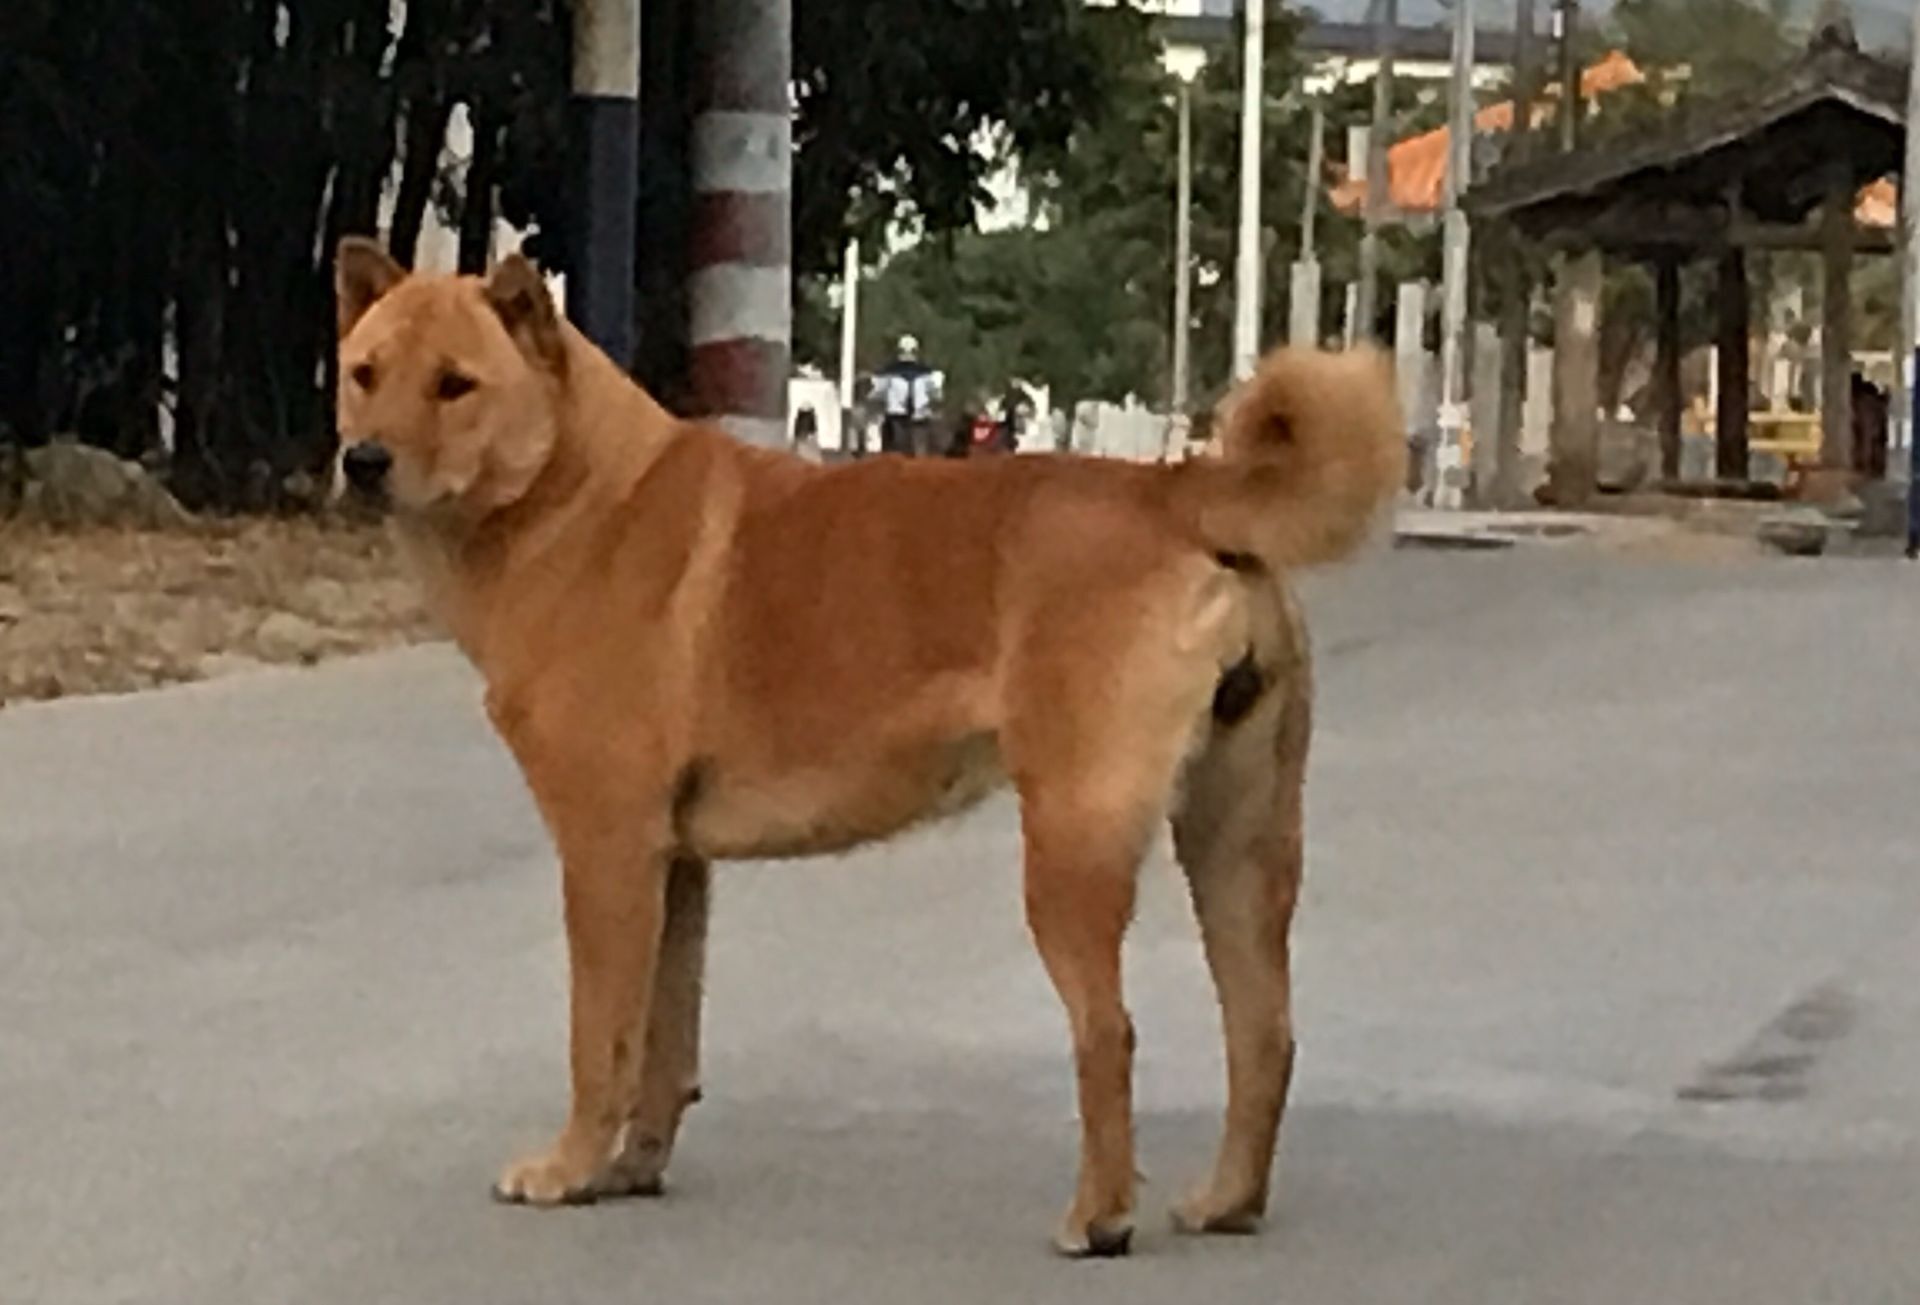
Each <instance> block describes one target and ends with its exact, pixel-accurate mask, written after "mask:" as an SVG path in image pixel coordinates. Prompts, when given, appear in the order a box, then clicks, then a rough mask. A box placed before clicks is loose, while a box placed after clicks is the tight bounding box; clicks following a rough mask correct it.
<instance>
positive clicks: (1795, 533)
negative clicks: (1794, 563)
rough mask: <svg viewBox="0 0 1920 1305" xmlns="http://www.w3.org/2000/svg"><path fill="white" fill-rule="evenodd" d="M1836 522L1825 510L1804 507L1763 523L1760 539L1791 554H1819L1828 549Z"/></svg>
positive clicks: (1799, 555) (1766, 519)
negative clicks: (1830, 518) (1828, 516)
mask: <svg viewBox="0 0 1920 1305" xmlns="http://www.w3.org/2000/svg"><path fill="white" fill-rule="evenodd" d="M1832 530H1833V523H1832V522H1830V521H1829V520H1828V519H1827V516H1826V514H1825V513H1824V512H1818V511H1815V510H1813V509H1811V508H1801V509H1798V510H1796V511H1793V512H1782V513H1779V514H1778V515H1776V516H1770V517H1767V518H1765V519H1764V520H1762V521H1761V522H1760V525H1759V529H1758V532H1757V533H1758V535H1759V538H1760V542H1761V543H1763V544H1765V545H1767V546H1768V547H1769V548H1774V549H1778V550H1779V551H1780V552H1782V553H1785V554H1787V555H1788V556H1789V557H1818V556H1820V554H1822V553H1824V552H1826V551H1827V541H1828V537H1829V536H1830V535H1831V533H1832Z"/></svg>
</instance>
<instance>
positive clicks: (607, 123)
mask: <svg viewBox="0 0 1920 1305" xmlns="http://www.w3.org/2000/svg"><path fill="white" fill-rule="evenodd" d="M639 95H640V0H577V3H576V4H575V5H574V14H573V101H572V105H571V108H572V112H573V116H574V132H575V134H576V136H577V138H578V139H579V140H580V141H581V142H582V143H583V145H584V148H583V149H581V150H580V152H579V156H578V157H579V159H580V168H581V171H580V174H579V176H578V177H577V178H576V180H575V184H576V186H577V187H578V194H579V200H578V201H577V202H578V203H579V205H580V214H581V221H580V226H579V235H578V238H577V243H576V245H575V248H574V250H573V266H572V268H571V269H569V270H570V275H569V276H568V277H567V311H568V313H569V314H570V315H571V316H572V318H573V320H574V321H575V323H576V324H578V326H579V327H580V329H581V331H582V332H584V333H585V334H586V336H587V338H588V339H590V340H592V341H593V342H594V343H595V344H597V345H599V346H600V347H601V348H602V349H604V350H605V351H606V352H607V355H608V356H609V357H611V358H612V359H613V360H614V361H615V362H617V363H619V364H620V366H622V367H631V366H632V365H633V345H634V339H633V255H634V219H635V206H636V204H637V202H638V193H639V172H640V170H639V162H638V158H639V140H640V107H639Z"/></svg>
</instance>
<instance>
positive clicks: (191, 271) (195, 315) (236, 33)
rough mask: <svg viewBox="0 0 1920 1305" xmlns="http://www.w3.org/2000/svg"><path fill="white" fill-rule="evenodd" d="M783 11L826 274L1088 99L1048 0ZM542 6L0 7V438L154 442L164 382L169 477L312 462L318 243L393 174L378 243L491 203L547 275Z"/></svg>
mask: <svg viewBox="0 0 1920 1305" xmlns="http://www.w3.org/2000/svg"><path fill="white" fill-rule="evenodd" d="M701 2H702V0H646V3H645V5H644V6H643V10H642V13H643V22H645V23H647V24H648V25H649V30H650V31H654V30H659V31H669V30H672V31H678V32H684V31H685V29H686V19H687V17H688V15H690V14H691V13H693V12H694V10H693V6H694V5H696V4H699V3H701ZM793 4H794V14H793V22H794V44H795V56H794V68H795V72H794V82H795V87H796V94H797V117H796V123H795V134H796V141H797V144H798V153H797V155H796V160H795V183H794V184H795V192H796V193H795V205H794V208H795V234H794V250H795V259H796V263H797V265H798V266H799V267H801V268H803V269H812V270H824V269H826V268H829V267H831V266H832V265H833V264H834V263H835V261H836V260H837V257H838V251H839V249H840V246H841V244H842V242H843V240H844V239H845V237H846V235H847V234H848V233H849V232H862V233H865V234H867V235H869V236H872V235H875V234H877V233H878V232H879V231H880V230H881V229H882V228H883V227H885V226H886V225H887V224H889V223H891V222H895V221H899V220H911V221H913V222H914V223H916V224H918V225H920V226H922V227H924V228H925V229H927V230H930V231H946V230H952V229H954V228H955V227H957V226H960V225H964V224H965V223H966V222H967V221H970V220H971V217H972V214H973V211H974V205H975V202H976V201H977V199H978V198H979V197H980V195H981V193H982V192H981V187H982V182H983V178H984V176H985V173H986V170H987V168H988V166H989V161H987V160H984V159H982V158H981V157H980V156H979V155H978V153H977V152H976V151H975V150H974V149H973V148H972V146H973V144H974V142H976V141H977V140H978V139H980V138H981V137H982V136H983V135H986V134H997V136H998V138H999V139H1000V140H1002V141H1003V142H1004V143H1005V144H1006V146H1007V147H1008V148H1011V149H1017V150H1026V149H1038V148H1043V147H1045V146H1047V145H1049V144H1057V143H1058V142H1060V141H1062V140H1064V139H1065V138H1066V136H1067V135H1068V133H1069V132H1070V131H1071V130H1072V129H1073V127H1074V125H1075V124H1076V123H1077V122H1078V121H1080V119H1081V118H1082V117H1084V116H1085V115H1086V114H1087V113H1088V112H1089V111H1090V109H1091V106H1093V105H1094V104H1096V103H1098V102H1099V100H1100V98H1101V97H1102V95H1103V94H1104V87H1105V85H1106V69H1105V66H1104V65H1103V64H1102V62H1101V61H1100V60H1099V59H1098V58H1097V57H1096V55H1095V52H1094V48H1093V46H1092V45H1091V44H1090V42H1089V39H1088V36H1087V24H1086V18H1085V15H1084V14H1083V13H1082V12H1081V10H1080V8H1079V5H1078V4H1077V3H1076V0H793ZM569 10H570V6H569V4H568V3H567V0H408V3H407V4H406V6H405V10H404V16H403V17H402V16H397V15H396V14H395V13H394V12H393V11H392V6H391V5H390V0H58V2H56V0H5V3H0V231H4V232H5V234H6V241H5V242H4V244H0V303H3V304H5V306H6V313H5V314H4V316H0V441H4V440H7V439H10V438H11V439H15V440H21V441H25V442H37V441H40V440H43V439H45V438H47V437H48V436H49V435H51V434H53V433H55V432H58V431H66V430H77V431H78V432H79V433H80V434H81V435H82V436H83V437H84V438H86V439H88V440H89V441H91V442H94V443H98V444H102V445H106V446H109V447H112V448H115V449H117V450H118V451H120V452H122V453H127V454H140V453H150V452H152V451H153V450H154V448H155V446H156V444H157V441H158V423H157V420H156V416H155V413H156V409H157V407H158V405H159V404H160V403H161V402H162V401H163V400H164V401H166V402H169V403H170V404H171V406H172V409H173V412H174V414H175V418H176V422H175V429H176V436H177V450H176V454H175V459H174V468H173V470H174V473H175V480H176V487H177V488H179V489H180V490H182V491H183V492H184V493H185V494H186V495H187V496H188V497H189V498H191V499H194V500H196V501H198V502H201V503H208V504H215V505H227V506H241V505H249V504H257V503H260V502H262V501H264V499H265V498H267V497H270V493H269V490H270V487H271V486H273V485H275V484H276V483H277V482H278V481H279V480H280V479H281V477H283V476H284V475H285V474H286V473H288V472H290V471H293V470H296V469H299V468H302V467H312V466H316V465H318V464H320V463H321V462H322V461H324V459H325V458H326V457H327V456H328V453H329V451H330V448H331V444H332V436H331V431H332V427H333V420H332V411H331V402H332V390H333V385H332V379H331V375H330V368H331V366H332V355H333V348H332V345H333V310H332V300H331V288H330V281H331V277H330V258H331V251H332V248H333V245H334V242H335V240H336V239H337V237H338V236H339V235H340V234H342V233H344V232H348V231H370V230H372V229H374V227H375V225H376V219H377V217H378V216H379V207H380V198H381V191H382V187H383V184H384V183H385V182H386V180H387V178H388V177H389V176H390V175H395V174H397V177H398V186H397V194H396V196H395V201H396V202H395V204H394V206H393V213H392V231H393V241H392V243H393V245H394V247H395V251H396V253H397V254H398V255H399V256H401V257H402V258H403V259H404V258H409V257H410V256H411V254H412V252H413V250H414V247H415V243H416V241H417V238H418V235H419V232H420V229H421V226H422V224H423V222H424V220H425V217H426V215H427V213H428V211H429V206H430V205H435V204H437V205H439V207H440V209H441V211H442V213H443V214H444V216H446V217H447V218H449V219H450V220H451V221H452V222H453V223H454V224H455V226H456V228H457V230H458V231H459V234H460V262H461V265H462V266H463V267H466V268H468V269H473V268H477V267H478V266H480V265H481V264H482V263H483V262H484V261H485V258H486V253H487V245H488V240H489V236H490V234H491V231H490V227H491V219H492V216H493V214H494V213H495V212H496V210H497V211H498V212H499V213H500V214H501V215H502V216H504V217H506V218H507V219H508V220H509V221H512V222H514V223H515V224H516V225H519V226H522V227H531V228H532V229H533V235H532V238H531V241H530V247H531V250H532V252H533V253H534V254H535V255H536V256H537V257H539V258H541V259H542V260H543V261H545V262H547V263H548V264H550V265H552V266H554V267H556V268H559V269H564V268H565V265H566V261H567V251H568V236H569V222H570V220H571V219H572V217H573V210H574V208H575V207H576V206H575V205H574V204H572V203H571V202H570V195H569V186H568V184H567V183H568V179H569V175H570V168H569V166H568V159H569V147H570V140H569V136H568V132H567V129H566V121H567V104H568V89H567V88H568V82H569V77H568V71H569V52H570V43H571V37H570V30H569ZM668 53H672V51H671V50H669V51H668ZM677 75H679V76H680V77H681V80H682V82H684V79H685V75H686V74H685V70H684V69H682V70H680V72H679V73H678V74H677ZM648 84H649V85H653V84H657V83H656V79H654V78H651V77H650V78H649V79H648ZM456 106H464V108H465V110H466V114H467V118H468V121H469V123H470V124H471V126H472V127H473V130H474V151H473V157H472V160H471V166H470V167H469V168H467V169H466V170H465V172H464V179H463V182H462V183H461V184H455V179H454V178H450V177H446V176H442V175H441V173H440V167H441V142H442V141H443V139H444V137H445V134H446V128H447V124H448V119H449V117H450V116H451V115H452V114H453V112H454V110H455V107H456ZM656 107H658V106H656ZM669 107H674V108H675V109H676V112H678V111H679V110H683V109H684V104H681V105H679V106H669ZM660 116H662V115H654V117H655V119H656V122H657V119H658V118H659V117H660ZM665 116H668V117H672V116H674V115H673V114H668V115H665ZM679 116H681V117H684V114H683V113H680V114H679ZM645 144H646V141H645V140H644V139H643V146H644V145H645ZM682 166H683V165H682ZM646 167H647V169H648V170H646V171H644V172H643V176H642V178H641V183H642V190H643V193H644V192H647V191H648V190H649V188H650V187H658V186H661V185H665V186H666V187H668V188H671V187H672V186H673V185H674V184H675V181H676V178H674V177H673V173H674V168H675V165H672V164H668V165H666V166H662V163H661V160H660V159H659V158H658V157H649V159H648V162H647V165H646ZM649 234H651V233H643V239H644V238H645V237H646V236H647V235H649ZM673 274H674V276H675V277H676V278H679V277H682V276H683V275H684V269H683V268H676V269H674V270H673ZM800 302H801V307H802V314H803V321H804V320H807V309H808V307H809V305H811V304H812V303H813V302H814V298H813V297H812V296H803V297H802V299H801V301H800ZM644 311H646V312H649V313H651V314H653V315H655V316H660V315H661V314H662V309H661V307H660V305H659V304H658V303H655V302H651V301H650V302H649V303H648V304H647V306H646V309H645V310H644ZM815 316H817V314H815ZM169 342H171V343H172V344H173V345H175V346H177V361H176V362H174V363H171V364H169V362H168V361H167V359H168V345H169Z"/></svg>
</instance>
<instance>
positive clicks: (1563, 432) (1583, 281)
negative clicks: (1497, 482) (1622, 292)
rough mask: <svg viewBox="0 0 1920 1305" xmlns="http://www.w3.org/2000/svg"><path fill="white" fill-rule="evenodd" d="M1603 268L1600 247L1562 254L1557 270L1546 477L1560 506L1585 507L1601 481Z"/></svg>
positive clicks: (1555, 502)
mask: <svg viewBox="0 0 1920 1305" xmlns="http://www.w3.org/2000/svg"><path fill="white" fill-rule="evenodd" d="M1602 271H1603V265H1602V263H1601V259H1600V254H1599V252H1598V251H1590V252H1586V253H1579V254H1569V255H1566V256H1564V257H1562V258H1561V260H1560V266H1559V270H1558V285H1557V287H1556V290H1557V293H1556V294H1555V297H1554V309H1555V322H1554V349H1553V436H1552V447H1551V449H1550V450H1549V460H1548V464H1547V478H1548V481H1549V483H1550V484H1551V486H1552V491H1553V501H1554V504H1555V506H1558V507H1563V508H1577V507H1581V506H1583V505H1585V503H1586V502H1587V500H1588V499H1589V498H1591V497H1592V496H1593V492H1594V489H1595V487H1596V485H1597V483H1598V480H1599V473H1600V411H1599V409H1600V281H1601V275H1602Z"/></svg>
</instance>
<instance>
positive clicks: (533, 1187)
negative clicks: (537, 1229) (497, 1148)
mask: <svg viewBox="0 0 1920 1305" xmlns="http://www.w3.org/2000/svg"><path fill="white" fill-rule="evenodd" d="M600 1177H601V1175H600V1173H599V1172H598V1166H592V1165H584V1164H581V1163H580V1162H578V1161H576V1160H573V1159H571V1158H570V1157H568V1156H566V1155H565V1154H564V1153H561V1152H558V1151H550V1152H547V1153H546V1154H544V1155H538V1156H531V1157H529V1158H527V1159H525V1160H517V1161H515V1162H514V1163H513V1164H510V1165H508V1166H507V1167H506V1169H505V1171H504V1172H502V1173H501V1175H500V1177H499V1179H498V1181H496V1182H495V1183H494V1185H493V1199H494V1200H496V1201H499V1202H502V1203H503V1204H506V1205H533V1206H542V1207H551V1206H556V1205H586V1204H590V1203H591V1202H593V1201H595V1200H598V1199H599V1198H600V1197H601V1196H602V1195H607V1194H608V1193H605V1192H603V1191H602V1189H601V1185H600V1183H599V1182H598V1181H597V1180H598V1179H599V1178H600Z"/></svg>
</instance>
